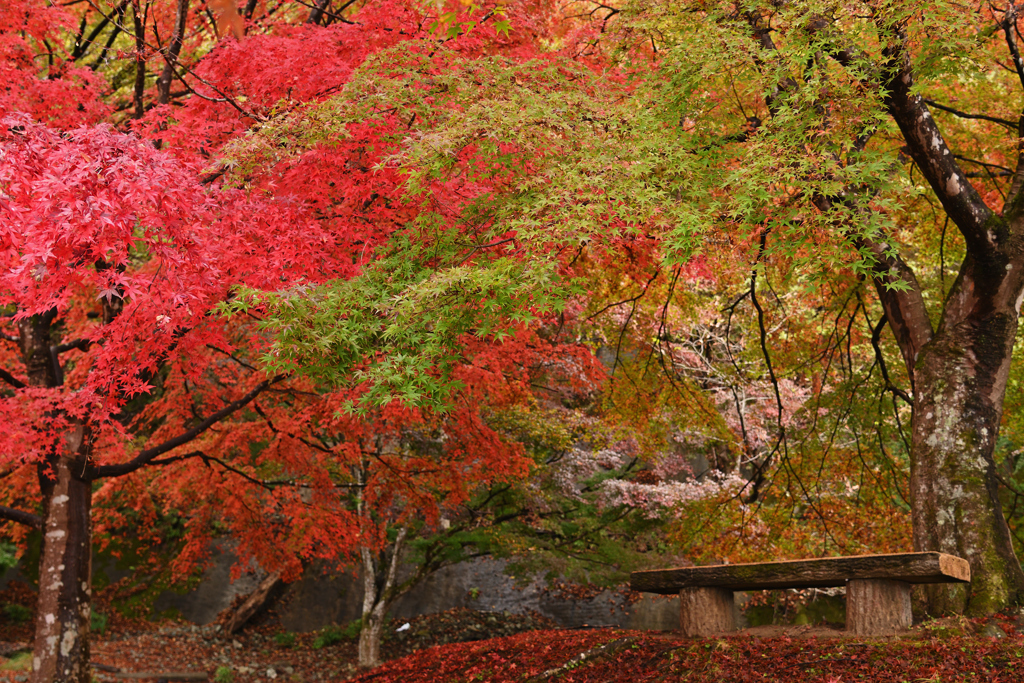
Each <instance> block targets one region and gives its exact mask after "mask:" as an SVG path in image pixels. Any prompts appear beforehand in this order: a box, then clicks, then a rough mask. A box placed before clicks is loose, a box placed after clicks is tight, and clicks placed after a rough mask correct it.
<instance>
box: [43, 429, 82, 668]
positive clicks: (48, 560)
mask: <svg viewBox="0 0 1024 683" xmlns="http://www.w3.org/2000/svg"><path fill="white" fill-rule="evenodd" d="M85 448H87V436H86V433H85V429H84V428H82V427H78V428H77V429H75V430H74V431H73V432H72V433H71V434H69V436H68V438H67V450H66V453H65V454H63V455H62V456H61V457H60V458H59V459H58V460H57V462H56V464H55V469H56V472H55V474H56V481H54V482H53V484H52V487H51V490H50V491H48V493H47V504H46V522H45V526H44V533H43V552H42V556H41V558H40V567H39V587H40V590H39V603H38V609H37V615H36V635H35V645H34V649H33V653H32V668H33V674H32V680H33V681H34V683H50V682H52V681H62V682H65V681H66V682H69V683H70V682H75V683H89V681H90V680H91V671H90V669H89V627H90V617H91V598H92V590H91V587H90V586H91V584H90V581H91V578H92V559H91V558H92V530H91V523H90V513H91V509H92V485H91V484H90V483H89V482H88V481H85V480H83V479H82V478H81V476H80V473H81V472H82V471H83V470H84V464H85V461H84V458H82V457H80V453H81V452H82V451H83V450H84V449H85Z"/></svg>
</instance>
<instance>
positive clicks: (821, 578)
mask: <svg viewBox="0 0 1024 683" xmlns="http://www.w3.org/2000/svg"><path fill="white" fill-rule="evenodd" d="M848 579H888V580H890V581H904V582H906V583H954V582H963V583H969V582H970V580H971V568H970V565H969V564H968V563H967V560H964V559H962V558H959V557H954V556H953V555H946V554H945V553H937V552H927V553H897V554H892V555H854V556H852V557H823V558H814V559H808V560H788V561H784V562H761V563H756V564H720V565H713V566H708V567H678V568H675V569H657V570H652V571H642V572H633V573H632V574H631V575H630V587H631V588H632V589H633V590H635V591H644V592H647V593H661V594H662V595H673V594H676V593H678V592H679V591H680V589H682V588H691V587H715V588H727V589H730V590H734V591H745V590H769V589H781V588H815V587H818V588H824V587H828V586H844V585H846V581H847V580H848Z"/></svg>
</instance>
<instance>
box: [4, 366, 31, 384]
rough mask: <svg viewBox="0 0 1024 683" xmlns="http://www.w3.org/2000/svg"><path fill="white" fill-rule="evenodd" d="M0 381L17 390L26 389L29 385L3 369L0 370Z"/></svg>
mask: <svg viewBox="0 0 1024 683" xmlns="http://www.w3.org/2000/svg"><path fill="white" fill-rule="evenodd" d="M0 379H2V380H3V381H5V382H7V383H8V384H10V385H11V386H12V387H14V388H15V389H24V388H25V387H27V386H28V385H27V384H25V383H24V382H22V381H21V380H20V379H18V378H17V377H15V376H14V375H12V374H11V373H9V372H7V371H6V370H4V369H3V368H0Z"/></svg>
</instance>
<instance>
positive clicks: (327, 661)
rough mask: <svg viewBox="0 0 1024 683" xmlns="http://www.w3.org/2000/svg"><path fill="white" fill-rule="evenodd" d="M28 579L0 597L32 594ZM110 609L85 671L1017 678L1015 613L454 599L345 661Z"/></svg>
mask: <svg viewBox="0 0 1024 683" xmlns="http://www.w3.org/2000/svg"><path fill="white" fill-rule="evenodd" d="M30 593H31V591H29V590H28V588H27V587H24V589H22V590H21V591H20V594H19V591H18V589H14V590H13V592H12V590H11V589H8V590H7V591H4V594H3V595H0V602H2V603H3V604H4V605H6V606H9V605H12V604H21V603H25V604H28V601H29V600H30V597H31V596H30ZM26 611H27V610H25V611H19V610H17V609H10V608H9V607H5V608H4V609H3V610H2V611H0V681H19V682H20V681H27V680H28V669H29V668H30V666H31V654H30V653H29V652H28V651H27V648H28V647H29V641H30V638H31V628H32V627H31V620H30V619H28V618H26V614H25V612H26ZM110 613H111V614H112V615H113V616H112V617H110V618H108V619H107V621H106V623H104V624H102V629H101V630H98V631H97V632H94V634H93V641H92V658H91V659H92V662H93V665H94V681H103V682H113V681H121V682H123V681H126V680H136V681H138V680H149V681H159V680H166V681H175V680H177V681H181V680H193V681H200V680H210V681H217V682H218V683H248V682H250V681H252V682H256V681H260V682H264V681H271V680H275V681H280V682H284V681H295V682H296V683H305V682H313V681H342V680H349V681H353V683H463V682H465V683H471V682H481V683H513V682H515V683H542V682H547V681H551V682H552V683H554V682H556V681H557V682H558V683H615V682H622V683H645V682H648V681H650V682H651V683H654V682H656V681H666V682H667V681H692V682H695V683H696V682H699V683H705V682H706V683H712V682H713V683H722V682H729V683H732V682H737V683H740V682H745V681H778V682H782V681H787V682H788V681H811V682H819V681H820V682H821V683H851V682H855V681H881V682H894V683H895V682H898V683H925V682H930V681H992V682H1007V683H1009V682H1017V681H1024V616H1015V615H997V616H996V617H994V618H992V619H987V620H967V619H963V618H951V619H943V620H936V621H932V622H927V623H925V624H923V625H920V626H916V627H914V628H913V629H910V630H908V631H906V632H903V633H899V634H894V635H893V636H892V637H888V638H876V639H865V638H855V637H851V636H846V635H845V634H844V633H843V631H841V630H837V629H835V628H830V627H827V626H813V627H811V626H772V627H759V628H756V629H748V630H746V631H743V632H740V633H739V634H737V635H730V636H728V637H720V638H705V639H693V638H684V637H682V636H681V635H679V634H678V633H673V632H657V631H628V630H623V629H608V628H600V629H586V630H569V629H558V628H557V627H556V626H555V625H554V624H553V623H551V622H550V621H549V620H547V619H544V618H543V617H540V616H537V615H514V614H507V613H492V612H480V611H474V610H466V609H459V610H450V611H448V612H444V613H441V614H434V615H425V616H422V617H417V618H416V619H412V620H409V622H408V623H409V626H408V628H403V629H402V630H401V631H398V630H397V629H399V628H402V627H404V625H405V622H404V621H402V622H397V621H396V622H393V623H392V624H391V625H390V627H389V630H388V637H387V638H386V639H385V641H384V644H383V652H382V654H383V656H384V658H385V659H386V660H388V661H386V663H385V664H384V665H383V666H381V667H379V668H377V669H374V670H372V671H370V672H360V671H358V670H357V668H356V666H355V661H356V644H355V641H354V640H353V639H352V638H350V637H346V634H344V633H343V632H342V631H341V630H340V629H335V630H326V631H320V632H315V633H305V634H303V633H288V632H285V631H282V630H281V628H280V626H279V625H278V624H277V621H276V619H275V618H274V616H273V615H272V614H271V615H268V616H266V617H264V618H262V619H260V620H258V621H257V623H256V624H255V625H254V626H253V627H251V628H248V629H246V630H245V631H243V632H242V633H240V634H236V635H228V634H225V633H223V632H221V631H219V630H218V627H217V626H213V625H211V626H201V627H200V626H194V625H191V624H188V623H186V622H181V621H171V620H164V621H159V622H150V621H145V620H132V619H126V618H124V617H121V616H119V615H117V614H116V612H114V611H112V610H111V611H110Z"/></svg>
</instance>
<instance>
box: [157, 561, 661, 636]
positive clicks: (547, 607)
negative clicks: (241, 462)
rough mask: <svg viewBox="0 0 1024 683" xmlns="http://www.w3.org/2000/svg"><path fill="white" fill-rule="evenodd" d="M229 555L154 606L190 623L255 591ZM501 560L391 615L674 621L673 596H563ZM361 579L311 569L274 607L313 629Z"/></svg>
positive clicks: (349, 617) (344, 609) (470, 566)
mask: <svg viewBox="0 0 1024 683" xmlns="http://www.w3.org/2000/svg"><path fill="white" fill-rule="evenodd" d="M233 562H234V557H233V556H232V555H231V554H230V552H227V551H225V550H224V549H223V548H221V549H218V551H217V552H216V553H215V558H214V564H213V566H212V567H211V568H210V569H209V570H208V571H207V572H206V574H205V575H204V576H203V579H202V581H201V582H200V584H199V587H198V588H197V589H196V590H194V591H192V592H190V593H186V594H184V595H180V594H177V593H164V594H163V595H161V596H160V597H159V598H157V600H156V603H155V604H154V607H155V608H156V610H157V611H162V610H166V609H169V608H174V609H177V610H178V611H179V612H180V613H181V615H182V616H183V617H184V618H185V619H188V620H189V621H192V622H194V623H197V624H207V623H210V622H212V621H213V620H215V619H216V618H217V614H218V613H220V612H221V611H222V610H224V609H226V608H227V607H228V606H229V605H230V604H231V601H232V600H233V599H234V598H235V596H237V595H243V594H247V593H249V592H251V591H253V590H255V588H256V586H257V585H258V584H259V581H260V580H261V579H262V578H263V572H262V571H260V570H256V571H253V572H251V573H249V574H246V575H243V576H242V577H241V578H240V579H239V580H237V581H235V582H234V583H232V582H231V565H232V563H233ZM504 568H505V563H504V561H502V560H493V559H488V558H484V559H479V560H474V561H471V562H465V563H463V564H459V565H455V566H453V567H446V568H445V569H442V570H441V571H439V572H437V573H436V574H434V575H433V576H431V577H430V578H428V579H427V580H426V581H425V582H424V583H423V584H421V585H420V586H419V587H418V588H416V589H414V590H413V591H412V592H411V593H409V594H407V595H406V596H404V597H403V598H402V599H401V600H400V601H399V602H398V604H397V605H396V606H395V608H394V609H393V610H392V612H391V616H392V617H393V618H395V619H411V618H413V617H416V616H419V615H421V614H434V613H438V612H444V611H445V610H448V609H451V608H454V607H466V608H469V609H475V610H487V611H496V612H511V613H513V614H522V613H525V612H529V611H534V612H537V613H539V614H541V615H543V616H545V617H548V618H549V619H551V620H553V621H555V622H556V623H558V624H559V625H561V626H565V627H569V628H578V627H581V626H620V627H623V628H635V629H653V630H669V629H675V628H678V627H679V626H678V625H679V599H678V598H677V597H666V598H661V597H656V596H649V595H648V596H644V598H643V599H641V600H639V601H638V602H636V603H634V604H631V605H630V604H626V601H625V600H624V598H623V597H622V596H621V595H620V594H618V593H615V592H612V591H604V592H603V593H600V594H599V595H597V596H596V597H594V598H591V599H584V600H580V599H565V598H560V597H558V596H557V595H554V594H552V593H549V592H548V591H545V590H544V586H545V584H544V583H543V582H542V581H541V580H540V579H539V578H537V579H534V580H533V581H531V582H530V583H528V584H526V585H525V586H517V585H516V582H515V581H513V580H512V579H511V578H510V577H509V576H507V575H505V574H504V573H503V570H504ZM361 605H362V586H361V584H360V582H359V581H358V577H357V576H356V575H354V574H352V573H345V572H334V573H331V572H329V571H326V570H321V571H317V570H316V569H312V570H309V571H307V572H306V574H305V575H304V576H303V577H302V579H300V580H299V581H297V582H295V583H293V584H291V585H290V586H288V588H287V589H286V590H285V593H284V595H283V596H282V597H281V599H280V600H279V601H278V603H277V605H276V606H275V608H274V609H275V611H276V612H277V615H278V617H279V618H280V620H281V625H282V626H283V627H284V628H285V629H287V630H289V631H298V632H305V631H314V630H317V629H320V628H323V627H324V626H327V625H328V624H346V623H348V622H350V621H353V620H355V619H358V618H359V616H360V607H361Z"/></svg>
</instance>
